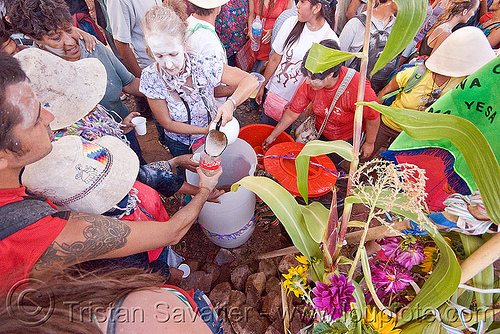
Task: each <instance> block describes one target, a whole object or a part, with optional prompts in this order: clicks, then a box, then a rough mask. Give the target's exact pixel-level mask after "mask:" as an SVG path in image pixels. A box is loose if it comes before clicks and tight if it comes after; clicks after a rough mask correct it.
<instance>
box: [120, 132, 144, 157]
mask: <svg viewBox="0 0 500 334" xmlns="http://www.w3.org/2000/svg"><path fill="white" fill-rule="evenodd" d="M125 137H127V140H128V142H129V143H130V148H131V149H132V151H134V152H135V154H137V157H138V158H139V163H140V164H141V165H145V164H147V162H146V160H144V158H143V157H142V151H141V146H140V145H139V141H138V140H137V136H136V135H135V131H130V132H129V133H127V134H126V135H125Z"/></svg>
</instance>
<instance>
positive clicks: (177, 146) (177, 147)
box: [165, 135, 193, 180]
mask: <svg viewBox="0 0 500 334" xmlns="http://www.w3.org/2000/svg"><path fill="white" fill-rule="evenodd" d="M165 141H166V145H167V147H168V149H169V151H170V154H172V157H174V158H175V157H178V156H179V155H183V154H190V153H193V152H192V151H191V148H190V147H189V146H188V145H186V144H183V143H181V142H180V141H177V140H173V139H172V138H170V137H169V136H168V135H165ZM185 174H186V173H185V169H184V168H182V167H179V166H177V175H180V176H182V177H183V178H184V180H185V179H186V175H185Z"/></svg>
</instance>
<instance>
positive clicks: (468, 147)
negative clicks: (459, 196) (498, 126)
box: [360, 102, 500, 225]
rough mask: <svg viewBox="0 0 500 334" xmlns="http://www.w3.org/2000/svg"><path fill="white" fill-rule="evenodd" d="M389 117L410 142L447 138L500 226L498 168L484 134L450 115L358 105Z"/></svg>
mask: <svg viewBox="0 0 500 334" xmlns="http://www.w3.org/2000/svg"><path fill="white" fill-rule="evenodd" d="M360 104H361V105H366V106H369V107H371V108H373V109H375V110H377V111H379V112H381V113H382V114H384V115H386V116H387V117H389V118H390V119H391V120H393V121H394V122H396V123H398V125H399V126H401V128H402V129H403V130H404V131H405V132H406V133H407V134H408V135H409V136H410V137H412V138H414V139H427V140H435V139H442V138H447V139H449V140H450V141H451V142H452V144H453V145H455V146H456V147H457V148H458V149H459V150H460V152H461V153H462V155H463V156H464V158H465V161H466V162H467V165H468V166H469V169H470V171H471V174H472V177H473V178H474V181H475V182H476V185H477V187H478V188H479V191H480V192H481V198H482V199H483V203H484V206H485V207H486V211H487V213H488V217H490V219H491V221H493V222H494V223H495V224H497V225H498V224H500V166H499V165H498V162H497V160H496V158H495V155H494V154H493V151H492V150H491V147H490V145H489V144H488V141H487V140H486V138H484V136H483V134H482V133H481V132H480V131H479V130H478V128H476V126H475V125H474V124H472V123H471V122H469V121H468V120H466V119H463V118H461V117H457V116H453V115H445V114H433V113H427V112H421V111H415V110H408V109H399V108H392V107H387V106H383V105H380V104H378V103H373V102H368V103H367V102H361V103H360Z"/></svg>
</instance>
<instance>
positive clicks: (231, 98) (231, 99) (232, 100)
mask: <svg viewBox="0 0 500 334" xmlns="http://www.w3.org/2000/svg"><path fill="white" fill-rule="evenodd" d="M227 99H228V100H229V101H231V102H233V106H234V109H233V112H234V111H235V110H236V107H238V104H237V103H236V100H235V99H234V98H233V97H232V96H230V97H228V98H227Z"/></svg>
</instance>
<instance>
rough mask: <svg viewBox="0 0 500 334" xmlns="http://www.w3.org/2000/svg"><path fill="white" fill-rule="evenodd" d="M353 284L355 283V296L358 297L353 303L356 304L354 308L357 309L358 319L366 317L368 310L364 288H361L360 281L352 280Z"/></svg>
mask: <svg viewBox="0 0 500 334" xmlns="http://www.w3.org/2000/svg"><path fill="white" fill-rule="evenodd" d="M352 284H353V285H354V293H353V295H354V298H355V299H356V302H355V303H352V305H353V306H354V310H355V311H356V316H357V319H358V320H359V319H364V317H365V312H366V302H365V295H364V293H363V290H361V287H360V286H359V284H358V283H356V282H355V281H352Z"/></svg>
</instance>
